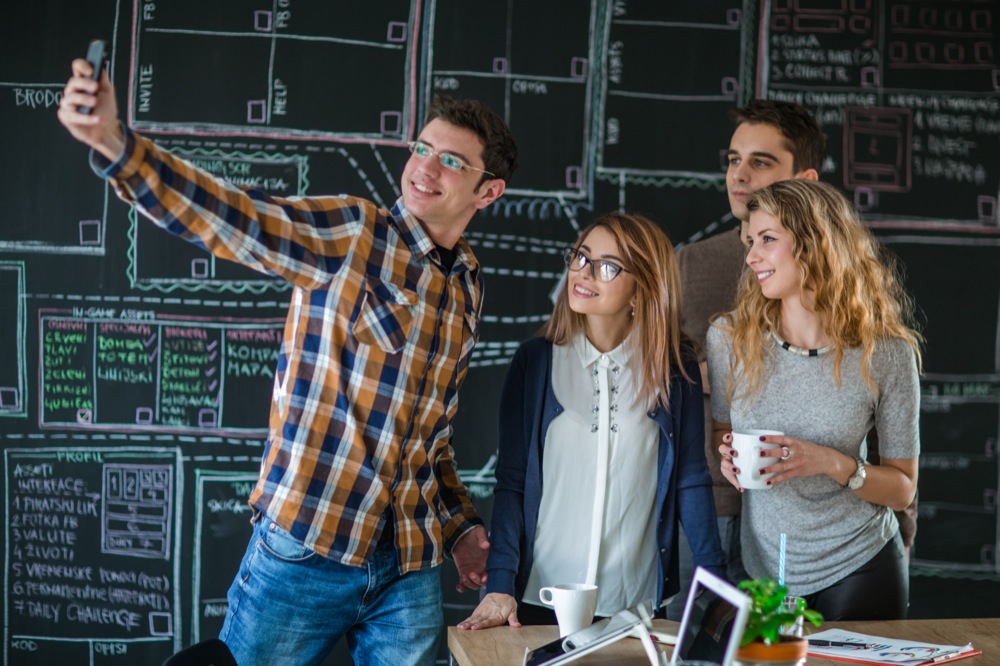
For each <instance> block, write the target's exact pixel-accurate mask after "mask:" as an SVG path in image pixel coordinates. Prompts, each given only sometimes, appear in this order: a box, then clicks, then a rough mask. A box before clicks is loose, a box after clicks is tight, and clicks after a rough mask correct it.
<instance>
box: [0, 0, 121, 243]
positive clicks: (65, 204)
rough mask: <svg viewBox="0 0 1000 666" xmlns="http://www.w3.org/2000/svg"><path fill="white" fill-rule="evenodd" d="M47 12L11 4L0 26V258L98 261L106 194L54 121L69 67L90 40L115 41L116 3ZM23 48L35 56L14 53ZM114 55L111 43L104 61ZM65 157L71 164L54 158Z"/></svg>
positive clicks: (83, 154)
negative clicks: (0, 164)
mask: <svg viewBox="0 0 1000 666" xmlns="http://www.w3.org/2000/svg"><path fill="white" fill-rule="evenodd" d="M48 9H49V8H48V7H47V6H46V5H44V4H39V3H18V4H16V5H11V6H9V7H5V8H4V20H3V21H0V43H3V44H6V45H9V47H4V48H3V49H0V50H2V51H4V53H5V54H9V55H7V56H6V57H4V58H2V59H0V105H2V106H3V107H4V112H5V113H6V114H7V116H6V119H7V122H5V123H4V125H3V126H2V127H0V145H3V146H4V159H5V161H6V163H7V164H8V165H9V167H10V168H5V169H4V173H3V178H0V206H2V207H3V210H4V221H3V224H0V252H18V253H45V254H73V255H91V256H102V255H104V253H105V248H106V240H107V239H106V212H107V205H108V197H109V191H108V188H107V187H106V186H105V185H103V184H102V182H101V181H100V179H98V178H97V177H96V176H95V175H94V174H93V173H92V172H91V170H90V168H89V166H88V165H87V159H86V151H85V150H84V149H81V148H77V147H75V144H76V142H75V141H74V140H73V139H72V138H71V137H70V136H69V134H68V133H67V132H66V131H64V130H63V129H62V127H61V126H59V125H58V122H57V121H56V119H55V114H56V109H57V108H58V106H59V101H60V100H61V99H62V90H63V87H64V86H65V85H66V80H67V79H68V78H69V76H70V68H69V63H70V61H71V60H72V59H73V58H79V57H83V55H84V54H85V53H86V50H87V44H88V41H89V39H90V38H91V37H93V36H94V35H106V36H107V37H108V39H109V40H110V38H111V37H112V36H113V35H115V34H116V30H117V25H118V21H119V11H120V9H121V2H120V0H115V1H110V0H109V1H107V2H101V3H88V4H87V5H86V6H83V5H80V6H79V7H66V8H60V18H61V20H60V21H58V22H53V21H52V20H51V17H50V16H47V15H46V12H47V11H48ZM31 33H35V34H31ZM25 43H28V44H32V45H37V48H38V51H36V52H32V51H29V52H23V51H16V52H15V51H14V50H13V48H14V46H13V45H17V44H25ZM115 49H116V45H115V43H114V42H113V41H111V42H110V43H109V50H110V51H111V55H113V53H114V51H115ZM112 62H113V59H112ZM112 74H113V71H112ZM67 154H69V155H74V156H76V158H77V159H63V158H62V157H56V156H62V155H67ZM66 192H73V193H74V196H72V197H68V196H63V195H64V194H65V193H66Z"/></svg>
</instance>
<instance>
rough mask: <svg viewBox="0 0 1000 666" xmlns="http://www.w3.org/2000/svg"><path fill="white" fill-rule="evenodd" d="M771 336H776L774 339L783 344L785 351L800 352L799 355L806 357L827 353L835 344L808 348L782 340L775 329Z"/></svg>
mask: <svg viewBox="0 0 1000 666" xmlns="http://www.w3.org/2000/svg"><path fill="white" fill-rule="evenodd" d="M771 337H772V338H774V341H775V342H777V343H778V344H779V345H781V348H782V349H784V350H785V351H790V352H792V353H793V354H798V355H799V356H804V357H806V358H809V357H812V356H822V355H823V354H826V353H827V352H829V351H830V350H831V349H833V347H834V345H827V346H826V347H820V348H819V349H806V348H804V347H796V346H795V345H793V344H791V343H790V342H785V341H784V340H782V339H781V336H780V335H778V334H777V333H775V332H774V331H771Z"/></svg>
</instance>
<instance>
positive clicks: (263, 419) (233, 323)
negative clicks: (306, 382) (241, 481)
mask: <svg viewBox="0 0 1000 666" xmlns="http://www.w3.org/2000/svg"><path fill="white" fill-rule="evenodd" d="M66 315H67V313H59V312H54V311H46V312H40V315H39V316H40V329H39V335H40V340H39V356H40V368H41V369H40V375H41V378H40V382H39V395H40V398H39V402H40V423H39V425H40V426H41V427H43V428H60V429H61V428H70V429H84V430H117V431H125V432H173V433H185V432H186V433H197V434H214V435H217V434H233V435H238V434H250V435H254V434H258V435H262V434H264V433H265V432H266V431H267V417H268V405H269V400H270V393H271V386H272V384H273V381H274V372H275V366H276V365H277V360H278V354H279V347H280V345H281V340H282V330H283V328H284V320H283V319H277V318H274V319H237V318H225V319H222V320H219V319H214V320H209V319H201V318H196V317H192V318H183V319H179V318H171V317H170V316H166V315H164V316H161V317H159V318H157V319H155V320H142V321H135V320H122V319H113V318H109V317H107V316H103V317H94V318H85V317H73V316H66ZM229 382H235V384H232V385H231V386H230V385H229V384H228V383H229Z"/></svg>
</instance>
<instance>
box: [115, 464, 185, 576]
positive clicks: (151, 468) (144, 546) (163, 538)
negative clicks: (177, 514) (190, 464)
mask: <svg viewBox="0 0 1000 666" xmlns="http://www.w3.org/2000/svg"><path fill="white" fill-rule="evenodd" d="M172 486H173V468H172V467H167V466H163V465H115V464H106V465H105V466H104V502H103V503H102V504H101V507H102V509H103V515H102V516H101V536H102V539H101V540H102V544H101V552H103V553H108V554H112V553H113V554H117V555H131V556H133V557H150V558H160V559H167V558H168V557H169V556H170V514H171V510H172V508H173V502H172V500H173V492H172Z"/></svg>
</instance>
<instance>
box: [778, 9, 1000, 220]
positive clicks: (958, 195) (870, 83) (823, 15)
mask: <svg viewBox="0 0 1000 666" xmlns="http://www.w3.org/2000/svg"><path fill="white" fill-rule="evenodd" d="M762 17H763V18H762V25H761V33H762V35H763V42H762V43H763V44H765V45H764V46H762V48H761V50H760V63H759V77H760V78H759V81H760V87H761V96H763V97H768V98H771V99H785V100H788V101H795V102H799V103H802V104H804V105H805V106H806V107H808V108H810V109H811V110H813V111H814V112H815V113H816V115H817V118H818V119H819V121H820V124H821V125H822V126H823V129H824V132H825V133H826V134H827V148H828V151H829V153H830V155H831V156H833V157H834V159H835V160H836V161H837V165H836V170H835V171H836V173H835V174H834V175H833V176H832V177H830V180H833V181H834V182H838V181H839V183H840V184H841V185H842V187H844V188H845V189H846V190H848V191H849V192H851V193H853V195H854V203H855V205H856V206H857V207H858V209H859V210H860V211H861V212H862V213H863V214H864V215H865V218H866V220H867V221H868V222H869V223H870V225H871V226H872V227H873V228H894V229H896V228H902V229H906V228H910V229H924V230H935V231H936V230H945V231H961V232H966V233H977V234H987V235H1000V210H998V205H997V201H998V194H1000V174H997V173H988V172H987V170H986V167H985V164H988V163H989V159H990V158H992V156H993V155H995V153H996V138H1000V102H998V99H1000V53H998V50H1000V46H998V44H1000V41H998V32H1000V10H998V8H997V6H996V5H995V4H988V3H983V2H975V1H972V0H969V1H960V2H934V1H922V2H916V3H914V2H902V1H900V0H884V1H880V0H852V1H851V2H845V3H835V4H831V3H823V2H809V1H804V2H792V1H791V0H770V1H768V2H765V3H764V5H763V14H762ZM942 90H945V91H949V92H948V94H946V95H942V94H940V92H939V91H942ZM841 107H844V108H841ZM989 137H994V140H993V141H989V140H986V139H988V138H989ZM826 177H827V174H826V173H824V178H826ZM930 188H933V189H934V190H935V191H939V192H940V196H937V197H934V198H933V199H932V200H931V201H928V200H927V199H924V198H917V197H908V196H907V195H909V194H910V193H912V192H915V191H918V190H926V191H930ZM886 210H891V211H892V212H893V214H892V215H889V214H885V213H884V211H886Z"/></svg>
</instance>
